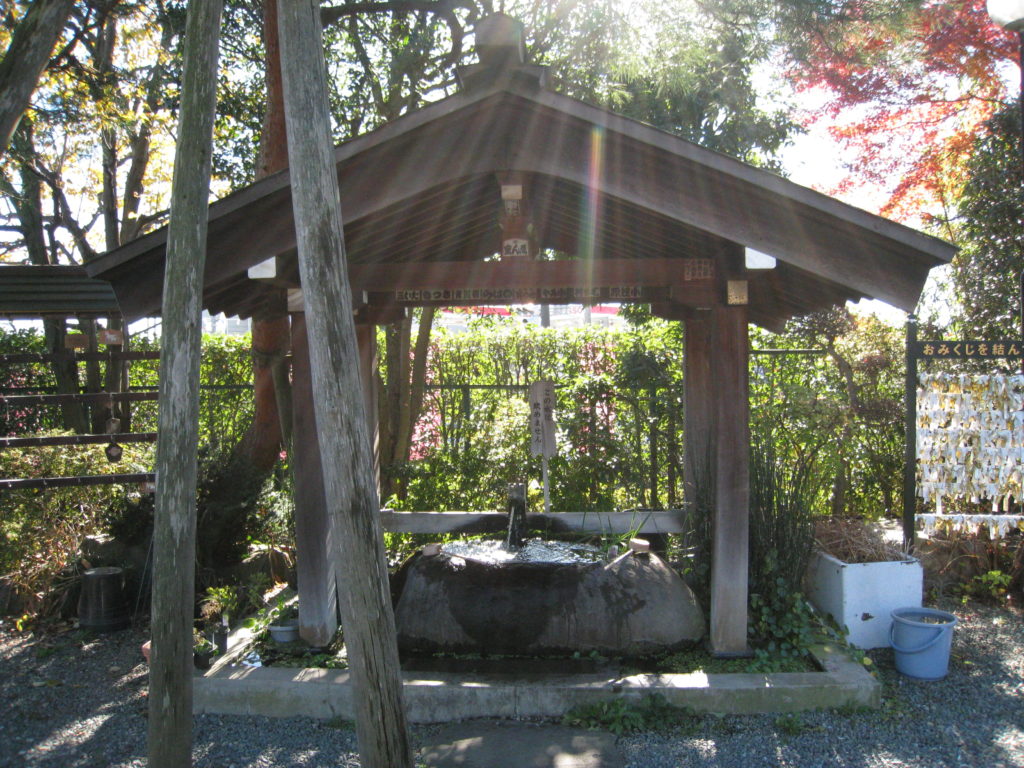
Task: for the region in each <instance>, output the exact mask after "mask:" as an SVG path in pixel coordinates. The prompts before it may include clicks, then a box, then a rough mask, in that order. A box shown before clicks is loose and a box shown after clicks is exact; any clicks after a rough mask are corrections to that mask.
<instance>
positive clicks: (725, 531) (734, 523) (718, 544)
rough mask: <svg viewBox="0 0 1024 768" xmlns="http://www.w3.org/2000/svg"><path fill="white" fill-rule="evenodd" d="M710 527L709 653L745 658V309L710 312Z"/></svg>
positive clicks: (747, 484) (747, 500)
mask: <svg viewBox="0 0 1024 768" xmlns="http://www.w3.org/2000/svg"><path fill="white" fill-rule="evenodd" d="M712 315H713V321H712V336H711V380H712V384H713V386H712V387H711V392H712V396H713V399H714V413H715V441H714V449H713V450H714V474H713V477H714V526H713V540H712V552H711V630H710V637H709V639H710V645H711V651H712V653H714V654H715V655H718V656H740V655H747V654H748V653H749V649H748V647H747V581H748V573H747V567H748V561H749V522H750V480H749V476H750V467H749V462H750V424H749V411H750V400H749V387H748V384H749V382H748V380H747V359H748V356H749V349H748V347H749V340H748V335H747V308H746V306H742V305H741V306H719V307H715V308H714V309H712Z"/></svg>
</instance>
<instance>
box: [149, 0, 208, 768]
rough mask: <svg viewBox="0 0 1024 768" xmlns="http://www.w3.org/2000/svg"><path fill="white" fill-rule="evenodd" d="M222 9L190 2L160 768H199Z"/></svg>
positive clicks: (166, 465)
mask: <svg viewBox="0 0 1024 768" xmlns="http://www.w3.org/2000/svg"><path fill="white" fill-rule="evenodd" d="M221 7H222V2H221V0H190V2H189V4H188V13H187V18H186V21H185V36H184V46H185V54H184V56H185V64H184V73H183V77H182V87H181V113H180V119H179V122H178V132H177V136H178V143H177V146H176V149H175V154H174V175H173V180H172V182H171V220H170V225H169V227H168V235H167V259H166V265H165V272H164V281H163V306H164V307H167V312H166V313H164V318H163V335H162V338H161V344H160V414H159V419H158V425H157V432H158V433H159V438H158V441H157V449H156V477H157V486H156V503H155V509H154V512H153V606H152V622H151V627H152V632H153V639H152V643H153V651H152V655H151V657H150V666H149V697H148V699H149V745H148V747H149V749H148V752H149V765H150V766H152V768H181V766H185V765H191V764H192V675H193V673H194V671H195V669H194V667H193V651H192V642H193V641H192V621H193V618H194V616H195V600H196V596H195V570H196V569H195V562H196V476H197V467H196V452H197V448H198V444H199V363H200V357H201V355H202V345H201V342H202V339H201V330H202V322H201V320H202V305H201V297H202V293H203V267H204V262H205V261H206V234H207V220H208V215H209V211H208V210H207V200H208V199H209V195H210V161H211V156H212V154H213V152H212V137H213V119H214V111H215V109H216V102H217V60H218V43H219V38H220V15H221Z"/></svg>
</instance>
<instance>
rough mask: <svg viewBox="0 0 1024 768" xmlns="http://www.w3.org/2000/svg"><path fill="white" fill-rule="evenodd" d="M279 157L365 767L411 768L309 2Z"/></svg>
mask: <svg viewBox="0 0 1024 768" xmlns="http://www.w3.org/2000/svg"><path fill="white" fill-rule="evenodd" d="M279 10H280V19H279V22H280V33H281V64H282V67H281V68H282V73H283V76H284V91H285V117H286V122H287V133H288V160H289V166H290V168H291V182H292V205H293V208H294V211H295V232H296V242H297V245H298V255H299V275H300V279H301V282H302V288H303V297H304V299H305V303H306V322H307V325H308V328H309V334H310V340H311V343H310V345H309V347H310V368H311V373H312V380H313V391H314V393H315V397H314V406H315V410H316V422H317V433H318V435H319V444H320V451H321V456H322V466H323V476H324V489H325V491H326V498H327V503H328V508H329V512H330V514H331V516H332V518H333V522H334V527H335V533H336V534H337V536H338V539H339V541H338V542H337V548H336V550H337V554H338V555H339V556H340V558H341V563H342V564H343V567H344V582H345V590H344V593H343V594H342V595H339V600H340V602H341V611H342V624H343V626H344V628H345V644H346V646H347V648H348V656H349V662H350V668H351V674H352V683H353V699H354V701H353V705H354V709H355V715H356V735H357V737H358V740H359V752H360V765H362V766H364V768H412V752H411V750H410V746H409V736H408V730H407V727H406V720H405V707H404V703H403V696H402V680H401V675H400V669H399V664H398V647H397V643H396V639H395V623H394V614H393V612H392V609H391V598H390V594H389V590H388V573H387V563H386V561H385V556H384V547H383V536H382V532H381V525H380V515H379V502H378V498H377V489H376V484H375V482H374V477H373V463H372V459H371V457H370V446H369V441H368V440H367V439H366V415H365V414H364V413H363V410H364V406H363V398H362V396H361V389H362V386H361V381H360V374H359V365H358V360H359V351H358V346H357V344H356V334H355V327H354V324H353V321H352V293H351V287H350V285H349V281H348V271H347V264H346V259H345V243H344V235H343V230H342V217H341V199H340V195H339V192H338V177H337V173H336V171H335V167H334V153H333V146H332V142H331V123H330V113H329V111H328V105H327V72H326V65H325V63H324V55H323V41H322V39H321V37H322V35H321V32H322V30H321V25H320V4H319V2H316V0H293V1H289V2H286V3H282V5H281V8H280V9H279Z"/></svg>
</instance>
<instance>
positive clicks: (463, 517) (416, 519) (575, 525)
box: [380, 509, 687, 534]
mask: <svg viewBox="0 0 1024 768" xmlns="http://www.w3.org/2000/svg"><path fill="white" fill-rule="evenodd" d="M380 516H381V525H382V526H383V528H384V530H385V531H389V532H391V533H456V532H460V533H483V532H489V531H498V530H503V529H504V528H505V526H507V525H508V516H507V515H505V514H503V513H500V512H395V511H393V510H390V509H384V510H381V513H380ZM526 519H527V526H528V527H529V528H530V529H531V530H537V529H545V528H546V529H548V530H550V531H551V532H553V533H569V532H574V533H611V534H622V533H630V532H635V533H646V534H654V533H685V532H686V530H687V525H686V512H684V511H683V510H681V509H671V510H666V511H651V510H636V511H626V512H554V513H552V514H550V515H539V514H531V515H527V516H526Z"/></svg>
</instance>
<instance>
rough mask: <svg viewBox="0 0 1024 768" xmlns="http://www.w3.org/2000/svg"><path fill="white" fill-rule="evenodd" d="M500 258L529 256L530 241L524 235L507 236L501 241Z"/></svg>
mask: <svg viewBox="0 0 1024 768" xmlns="http://www.w3.org/2000/svg"><path fill="white" fill-rule="evenodd" d="M501 258H503V259H528V258H530V241H529V240H527V239H526V238H525V237H508V238H505V240H503V241H502V243H501Z"/></svg>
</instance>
